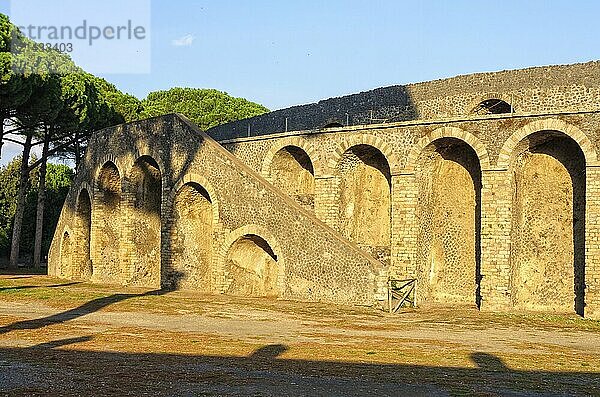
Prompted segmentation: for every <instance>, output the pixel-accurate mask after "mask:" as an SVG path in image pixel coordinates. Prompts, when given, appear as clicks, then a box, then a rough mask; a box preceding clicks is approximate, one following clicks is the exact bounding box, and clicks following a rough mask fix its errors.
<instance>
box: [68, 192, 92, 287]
mask: <svg viewBox="0 0 600 397" xmlns="http://www.w3.org/2000/svg"><path fill="white" fill-rule="evenodd" d="M91 229H92V203H91V200H90V195H89V193H88V191H87V190H86V189H82V190H81V192H80V193H79V198H78V199H77V208H76V210H75V223H74V230H73V233H74V234H75V245H76V249H75V254H76V255H75V256H74V258H73V261H74V266H73V274H72V277H74V278H81V279H88V278H90V277H91V276H92V273H93V269H92V262H91V259H90V235H91Z"/></svg>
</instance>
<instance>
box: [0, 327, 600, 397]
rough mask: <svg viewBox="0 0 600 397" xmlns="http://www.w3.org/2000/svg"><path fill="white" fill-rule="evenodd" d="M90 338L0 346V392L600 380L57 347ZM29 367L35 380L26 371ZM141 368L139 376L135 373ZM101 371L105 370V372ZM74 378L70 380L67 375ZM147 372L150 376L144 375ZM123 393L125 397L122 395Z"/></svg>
mask: <svg viewBox="0 0 600 397" xmlns="http://www.w3.org/2000/svg"><path fill="white" fill-rule="evenodd" d="M91 340H93V338H92V337H90V336H82V337H75V338H69V339H63V340H56V341H51V342H45V343H42V344H39V345H37V346H33V347H29V348H3V349H0V354H1V356H2V360H3V382H2V383H0V391H1V392H7V393H11V394H18V393H21V392H25V391H26V393H28V394H36V393H42V394H49V395H67V394H74V395H75V394H77V395H94V394H97V393H98V391H99V390H101V391H102V394H105V395H124V394H127V392H126V390H131V391H132V393H133V391H135V392H134V393H135V394H136V395H145V394H152V395H235V396H255V395H273V396H274V395H286V396H305V395H314V396H328V395H344V396H370V395H372V396H392V395H427V396H446V395H464V394H478V395H480V394H481V395H531V396H533V395H591V394H595V392H597V390H599V388H600V375H598V374H597V373H591V372H575V373H574V372H546V371H520V370H513V369H510V368H508V367H507V366H506V365H505V364H504V363H503V362H502V360H501V359H500V358H498V357H496V356H494V355H492V354H488V353H483V352H474V353H472V354H471V357H470V358H471V361H472V363H473V364H474V367H470V368H465V367H432V366H423V365H411V364H375V363H373V364H367V363H349V362H336V361H319V360H307V359H286V358H281V355H282V354H284V353H285V352H286V351H288V347H287V346H285V345H281V344H277V345H266V346H263V347H261V348H259V349H257V350H256V351H255V352H254V353H252V354H250V355H249V356H248V357H231V356H201V355H177V354H159V353H117V352H97V351H85V350H81V351H80V350H70V349H65V347H66V346H69V345H72V344H76V343H85V342H88V341H91ZM32 366H35V368H36V371H35V374H31V373H28V372H26V371H30V370H29V369H28V368H30V367H32ZM141 368H143V370H140V369H141ZM107 369H109V370H107ZM74 373H76V374H77V378H76V380H74V379H73V376H72V374H74ZM149 374H152V376H149ZM124 391H125V392H124Z"/></svg>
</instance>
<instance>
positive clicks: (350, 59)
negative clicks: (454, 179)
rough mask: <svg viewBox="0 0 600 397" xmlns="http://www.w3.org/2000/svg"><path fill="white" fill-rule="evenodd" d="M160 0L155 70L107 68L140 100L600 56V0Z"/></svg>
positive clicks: (279, 100) (276, 90) (304, 94)
mask: <svg viewBox="0 0 600 397" xmlns="http://www.w3.org/2000/svg"><path fill="white" fill-rule="evenodd" d="M14 1H19V0H14ZM126 1H127V0H123V2H126ZM53 3H56V4H61V2H60V1H54V2H53ZM151 3H152V7H151V73H149V74H105V75H103V77H105V78H106V79H107V80H109V81H111V82H113V83H114V84H116V85H117V87H118V88H120V89H121V90H123V91H126V92H129V93H131V94H134V95H136V96H137V97H139V98H143V97H145V96H146V95H147V93H148V92H150V91H154V90H159V89H168V88H170V87H174V86H186V87H200V88H216V89H219V90H223V91H226V92H228V93H230V94H231V95H235V96H241V97H245V98H248V99H250V100H253V101H256V102H259V103H261V104H263V105H265V106H267V107H268V108H270V109H278V108H283V107H287V106H291V105H295V104H300V103H307V102H313V101H316V100H319V99H323V98H327V97H332V96H340V95H344V94H349V93H353V92H358V91H361V90H367V89H371V88H375V87H380V86H385V85H391V84H403V83H410V82H418V81H426V80H431V79H437V78H443V77H450V76H454V75H458V74H467V73H473V72H480V71H493V70H503V69H514V68H522V67H527V66H535V65H547V64H563V63H574V62H583V61H588V60H594V59H599V58H600V43H599V37H600V23H598V17H599V16H600V2H598V1H592V0H578V1H573V0H571V1H557V0H554V1H553V0H545V1H540V0H527V1H511V0H505V1H460V0H453V1H441V0H439V1H398V0H396V1H392V0H390V1H367V0H365V1H353V0H349V1H338V0H329V1H324V0H321V1H316V0H303V1H295V2H292V1H283V0H279V1H266V0H252V1H250V0H248V1H242V0H238V1H234V0H224V1H217V0H215V1H202V0H196V1H194V0H179V1H175V0H170V1H169V0H152V1H151ZM89 4H90V7H91V5H93V4H94V2H92V1H89ZM57 6H58V5H57ZM0 10H3V11H4V12H6V11H7V10H8V1H7V0H0ZM64 12H66V13H68V12H69V10H64ZM90 12H92V10H91V9H90ZM176 40H179V41H178V42H177V43H178V44H180V45H175V42H174V41H176Z"/></svg>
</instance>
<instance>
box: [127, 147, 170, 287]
mask: <svg viewBox="0 0 600 397" xmlns="http://www.w3.org/2000/svg"><path fill="white" fill-rule="evenodd" d="M128 193H129V196H130V199H131V200H132V207H131V215H130V225H129V232H130V233H131V244H132V249H133V252H132V255H131V258H132V259H131V268H130V272H131V273H130V280H129V282H130V283H131V284H134V285H144V286H151V287H157V286H159V285H160V231H161V223H160V210H161V209H160V207H161V201H162V180H161V173H160V169H159V166H158V164H157V163H156V161H155V160H154V159H153V158H152V157H150V156H142V157H140V158H139V159H138V160H137V161H136V162H135V164H134V165H133V168H132V170H131V174H130V176H129V191H128Z"/></svg>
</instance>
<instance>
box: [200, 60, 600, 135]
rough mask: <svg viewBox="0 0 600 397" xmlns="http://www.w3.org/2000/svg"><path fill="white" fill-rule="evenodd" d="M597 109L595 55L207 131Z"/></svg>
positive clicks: (380, 92)
mask: <svg viewBox="0 0 600 397" xmlns="http://www.w3.org/2000/svg"><path fill="white" fill-rule="evenodd" d="M599 109H600V61H594V62H587V63H580V64H573V65H558V66H544V67H533V68H527V69H520V70H507V71H501V72H489V73H476V74H470V75H464V76H457V77H452V78H448V79H442V80H434V81H429V82H423V83H416V84H407V85H404V86H401V85H395V86H389V87H383V88H377V89H374V90H371V91H366V92H361V93H358V94H352V95H348V96H343V97H338V98H330V99H326V100H323V101H319V102H317V103H311V104H307V105H299V106H293V107H290V108H286V109H281V110H276V111H274V112H270V113H267V114H264V115H260V116H256V117H252V118H248V119H244V120H240V121H236V122H232V123H228V124H225V125H221V126H217V127H214V128H212V129H210V130H209V131H208V134H209V135H210V136H212V137H213V138H214V139H216V140H219V141H221V140H228V139H235V138H243V137H249V136H257V135H267V134H273V133H279V132H286V131H299V130H320V129H323V128H328V127H334V126H349V125H366V124H380V123H388V122H399V121H408V120H432V119H444V118H453V117H461V116H467V117H468V116H470V115H477V116H481V114H482V113H481V112H482V111H483V112H484V113H485V112H486V111H487V112H489V113H490V114H495V113H497V112H507V111H508V112H515V113H519V114H528V113H555V112H572V111H590V110H599Z"/></svg>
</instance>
